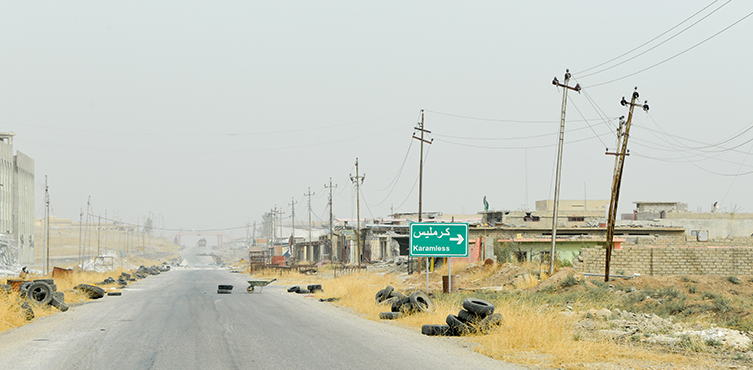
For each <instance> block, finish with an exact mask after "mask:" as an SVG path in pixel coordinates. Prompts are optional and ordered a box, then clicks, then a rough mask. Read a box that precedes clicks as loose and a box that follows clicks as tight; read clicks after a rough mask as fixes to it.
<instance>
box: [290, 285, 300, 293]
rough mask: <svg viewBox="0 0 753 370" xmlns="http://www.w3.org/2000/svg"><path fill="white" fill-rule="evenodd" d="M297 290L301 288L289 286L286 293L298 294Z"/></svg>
mask: <svg viewBox="0 0 753 370" xmlns="http://www.w3.org/2000/svg"><path fill="white" fill-rule="evenodd" d="M299 290H301V287H299V286H298V285H296V286H291V287H290V288H288V293H298V291H299Z"/></svg>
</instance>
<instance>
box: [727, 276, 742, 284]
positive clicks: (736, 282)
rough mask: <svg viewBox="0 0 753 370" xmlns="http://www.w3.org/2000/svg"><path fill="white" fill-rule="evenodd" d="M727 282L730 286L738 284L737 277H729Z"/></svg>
mask: <svg viewBox="0 0 753 370" xmlns="http://www.w3.org/2000/svg"><path fill="white" fill-rule="evenodd" d="M727 280H729V282H730V283H732V284H740V279H738V278H737V276H729V277H727Z"/></svg>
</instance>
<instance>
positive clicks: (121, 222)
mask: <svg viewBox="0 0 753 370" xmlns="http://www.w3.org/2000/svg"><path fill="white" fill-rule="evenodd" d="M87 216H91V217H97V219H102V220H105V221H110V222H112V223H118V224H121V225H127V226H136V227H143V226H144V225H139V224H134V223H128V222H123V221H120V220H113V219H110V218H107V217H102V216H100V215H95V214H93V213H89V212H87ZM245 228H246V226H245V225H243V226H237V227H225V228H218V229H192V228H180V229H173V228H165V227H152V230H160V231H178V232H182V231H186V232H187V231H191V232H194V233H201V232H211V231H230V230H240V229H245Z"/></svg>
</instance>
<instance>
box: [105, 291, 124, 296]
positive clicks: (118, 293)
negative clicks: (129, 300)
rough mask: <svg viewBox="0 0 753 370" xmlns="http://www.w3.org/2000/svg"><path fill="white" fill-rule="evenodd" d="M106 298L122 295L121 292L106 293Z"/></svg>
mask: <svg viewBox="0 0 753 370" xmlns="http://www.w3.org/2000/svg"><path fill="white" fill-rule="evenodd" d="M107 295H108V296H116V297H117V296H121V295H123V292H107Z"/></svg>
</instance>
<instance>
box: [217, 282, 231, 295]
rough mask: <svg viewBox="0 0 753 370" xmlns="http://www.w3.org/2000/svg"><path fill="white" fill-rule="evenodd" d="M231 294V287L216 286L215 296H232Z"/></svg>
mask: <svg viewBox="0 0 753 370" xmlns="http://www.w3.org/2000/svg"><path fill="white" fill-rule="evenodd" d="M232 293H233V286H232V285H222V284H220V285H218V286H217V294H232Z"/></svg>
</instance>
